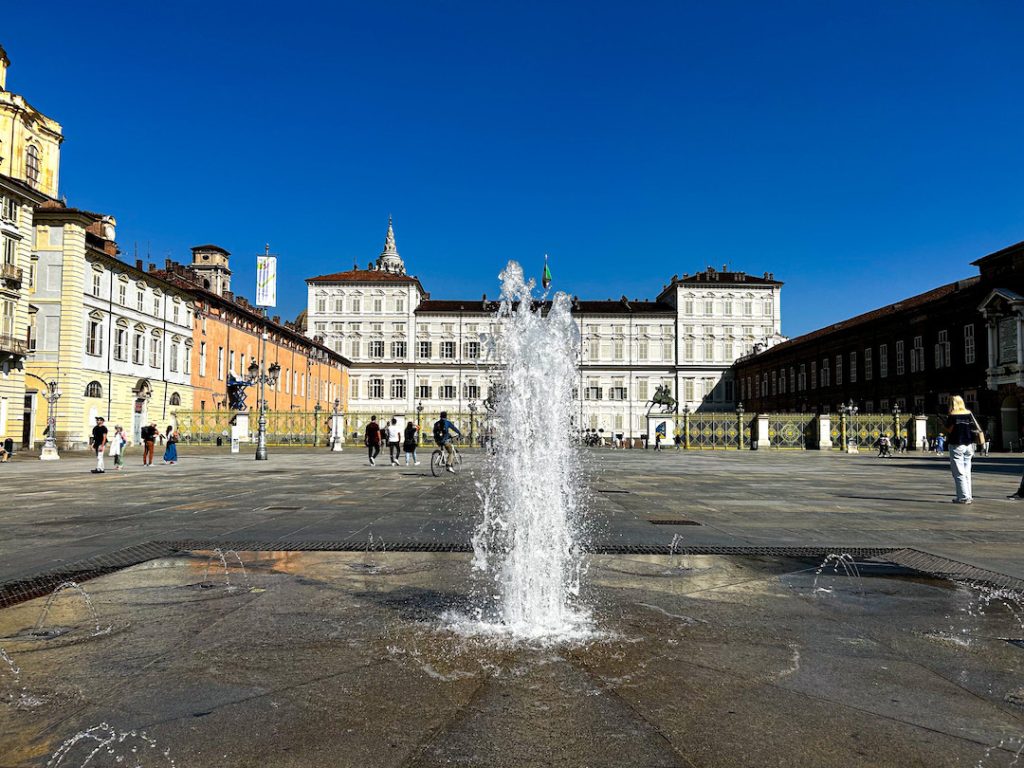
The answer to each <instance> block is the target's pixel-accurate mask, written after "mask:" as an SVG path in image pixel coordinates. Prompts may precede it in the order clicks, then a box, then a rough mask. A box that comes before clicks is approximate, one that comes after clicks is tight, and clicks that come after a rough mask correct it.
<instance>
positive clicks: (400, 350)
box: [391, 341, 406, 359]
mask: <svg viewBox="0 0 1024 768" xmlns="http://www.w3.org/2000/svg"><path fill="white" fill-rule="evenodd" d="M405 352H406V346H405V342H404V341H392V342H391V356H392V357H395V358H398V359H404V358H405Z"/></svg>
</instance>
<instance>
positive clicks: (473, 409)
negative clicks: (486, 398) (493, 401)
mask: <svg viewBox="0 0 1024 768" xmlns="http://www.w3.org/2000/svg"><path fill="white" fill-rule="evenodd" d="M475 415H476V400H470V401H469V445H470V447H472V446H473V417H474V416H475Z"/></svg>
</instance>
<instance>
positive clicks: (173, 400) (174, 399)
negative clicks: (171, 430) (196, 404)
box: [170, 392, 181, 405]
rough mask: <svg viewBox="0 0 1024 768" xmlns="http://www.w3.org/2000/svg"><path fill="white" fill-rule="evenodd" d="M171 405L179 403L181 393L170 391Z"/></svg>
mask: <svg viewBox="0 0 1024 768" xmlns="http://www.w3.org/2000/svg"><path fill="white" fill-rule="evenodd" d="M170 403H171V405H181V395H179V394H178V393H177V392H171V400H170Z"/></svg>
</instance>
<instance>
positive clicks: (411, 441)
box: [402, 421, 420, 467]
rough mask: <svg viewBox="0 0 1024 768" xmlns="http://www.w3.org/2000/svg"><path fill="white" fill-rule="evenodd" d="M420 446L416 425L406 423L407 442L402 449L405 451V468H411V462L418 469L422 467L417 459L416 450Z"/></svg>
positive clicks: (409, 422)
mask: <svg viewBox="0 0 1024 768" xmlns="http://www.w3.org/2000/svg"><path fill="white" fill-rule="evenodd" d="M418 444H419V440H418V435H417V434H416V425H415V424H414V423H413V422H411V421H407V422H405V442H404V443H402V449H403V450H404V451H405V466H407V467H408V466H409V461H410V460H411V461H412V463H413V464H415V465H416V466H417V467H418V466H419V465H420V461H419V459H417V458H416V448H417V446H418Z"/></svg>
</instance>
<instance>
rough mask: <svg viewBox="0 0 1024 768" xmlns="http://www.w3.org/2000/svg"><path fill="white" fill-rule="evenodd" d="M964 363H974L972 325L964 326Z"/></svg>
mask: <svg viewBox="0 0 1024 768" xmlns="http://www.w3.org/2000/svg"><path fill="white" fill-rule="evenodd" d="M964 362H965V363H966V364H967V365H971V364H972V363H973V362H974V323H970V324H969V325H965V326H964Z"/></svg>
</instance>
